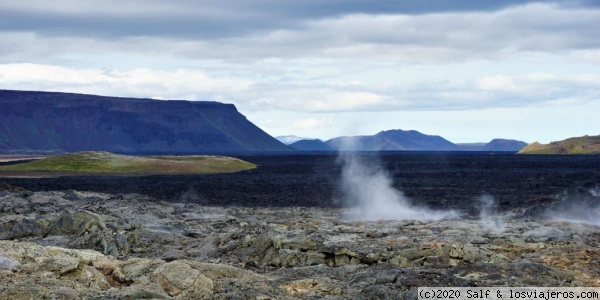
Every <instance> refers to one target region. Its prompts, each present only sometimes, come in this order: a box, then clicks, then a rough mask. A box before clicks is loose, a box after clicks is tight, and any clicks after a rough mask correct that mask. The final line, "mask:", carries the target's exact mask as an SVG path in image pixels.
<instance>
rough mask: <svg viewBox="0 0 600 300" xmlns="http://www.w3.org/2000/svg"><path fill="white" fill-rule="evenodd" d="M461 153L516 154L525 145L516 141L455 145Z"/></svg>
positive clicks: (497, 140)
mask: <svg viewBox="0 0 600 300" xmlns="http://www.w3.org/2000/svg"><path fill="white" fill-rule="evenodd" d="M456 145H457V146H458V147H459V148H460V150H462V151H510V152H516V151H519V150H521V149H523V147H525V146H527V143H525V142H522V141H517V140H507V139H493V140H491V141H490V142H489V143H460V144H456Z"/></svg>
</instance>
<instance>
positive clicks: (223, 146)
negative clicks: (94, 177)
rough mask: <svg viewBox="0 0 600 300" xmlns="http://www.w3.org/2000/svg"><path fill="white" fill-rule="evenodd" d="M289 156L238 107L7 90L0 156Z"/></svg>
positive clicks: (0, 118)
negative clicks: (271, 153)
mask: <svg viewBox="0 0 600 300" xmlns="http://www.w3.org/2000/svg"><path fill="white" fill-rule="evenodd" d="M3 150H4V151H10V150H13V151H14V150H22V151H67V152H75V151H109V152H119V153H136V152H156V153H159V152H160V153H207V152H248V151H288V150H290V148H289V147H287V146H286V145H284V144H282V143H281V142H279V141H277V140H276V139H275V138H273V137H271V136H270V135H268V134H267V133H265V132H264V131H263V130H261V129H260V128H258V127H257V126H256V125H254V124H253V123H251V122H250V121H248V120H247V119H246V117H244V116H243V115H242V114H240V113H239V112H238V111H237V109H236V108H235V106H234V105H233V104H223V103H218V102H207V101H181V100H170V101H160V100H153V99H138V98H118V97H103V96H95V95H84V94H70V93H55V92H30V91H11V90H0V151H3Z"/></svg>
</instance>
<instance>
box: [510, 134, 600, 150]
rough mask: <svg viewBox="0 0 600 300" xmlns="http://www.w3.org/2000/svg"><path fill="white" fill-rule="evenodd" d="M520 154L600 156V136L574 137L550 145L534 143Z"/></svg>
mask: <svg viewBox="0 0 600 300" xmlns="http://www.w3.org/2000/svg"><path fill="white" fill-rule="evenodd" d="M518 154H600V135H595V136H589V135H586V136H582V137H573V138H568V139H566V140H562V141H556V142H551V143H550V144H540V143H538V142H534V143H531V144H529V145H527V147H525V148H523V149H521V151H519V152H518Z"/></svg>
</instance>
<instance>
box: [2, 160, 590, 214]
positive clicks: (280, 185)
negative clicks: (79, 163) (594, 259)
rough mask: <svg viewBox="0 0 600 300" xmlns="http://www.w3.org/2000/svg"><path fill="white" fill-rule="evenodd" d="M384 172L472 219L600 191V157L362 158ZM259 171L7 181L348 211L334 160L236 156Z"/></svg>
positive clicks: (403, 187) (34, 187) (409, 192)
mask: <svg viewBox="0 0 600 300" xmlns="http://www.w3.org/2000/svg"><path fill="white" fill-rule="evenodd" d="M360 155H361V156H362V158H363V159H364V160H365V161H367V162H368V164H370V165H372V166H378V167H380V168H381V169H383V170H384V171H385V172H386V173H388V174H389V176H390V177H391V178H392V180H393V186H394V187H395V188H396V189H398V190H400V191H402V192H403V193H404V194H405V196H406V197H407V198H409V199H410V201H411V202H413V203H416V204H421V205H427V206H429V207H431V208H435V209H458V210H460V211H463V212H471V213H474V212H476V210H477V207H476V206H477V200H476V199H477V198H478V197H480V196H481V195H484V194H485V195H491V196H492V197H494V199H495V201H496V202H497V203H498V205H499V208H500V210H503V211H511V210H519V209H526V210H527V211H528V212H529V213H535V212H536V211H540V210H543V209H544V208H546V207H549V206H552V205H556V204H557V203H558V202H560V201H577V199H579V198H581V197H583V196H584V195H585V193H586V192H587V191H589V190H593V189H596V190H598V188H599V187H600V155H595V156H589V155H588V156H584V155H573V156H559V155H547V156H542V155H514V154H499V153H494V154H490V153H469V154H465V153H406V152H404V153H383V154H381V153H380V154H360ZM236 157H238V158H241V159H243V160H246V161H250V162H252V163H255V164H258V165H259V167H258V168H257V169H255V170H251V171H245V172H239V173H233V174H217V175H181V176H143V177H107V176H95V177H60V178H2V179H1V180H2V181H5V182H7V183H9V184H12V185H16V186H21V187H24V188H26V189H28V190H31V191H49V190H68V189H74V190H80V191H96V192H104V193H115V194H116V193H139V194H145V195H149V196H152V197H155V198H157V199H162V200H167V201H181V202H194V203H199V204H204V205H218V206H264V207H281V206H317V207H343V206H344V205H345V203H344V201H343V200H342V198H343V197H342V195H343V193H342V191H341V184H340V182H341V176H342V175H341V173H342V172H341V169H342V166H341V165H340V163H339V160H338V159H337V155H333V154H293V155H291V154H288V155H239V156H236Z"/></svg>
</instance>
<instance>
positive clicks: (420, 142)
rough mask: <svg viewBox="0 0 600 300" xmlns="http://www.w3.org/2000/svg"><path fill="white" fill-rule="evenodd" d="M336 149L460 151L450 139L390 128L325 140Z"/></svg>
mask: <svg viewBox="0 0 600 300" xmlns="http://www.w3.org/2000/svg"><path fill="white" fill-rule="evenodd" d="M325 143H326V144H327V145H328V146H329V147H331V148H333V149H335V150H340V149H341V150H354V151H398V150H404V151H459V150H460V149H459V148H458V147H457V146H456V145H454V144H453V143H451V142H449V141H448V140H446V139H444V138H442V137H440V136H437V135H426V134H422V133H420V132H418V131H416V130H409V131H404V130H399V129H398V130H388V131H382V132H380V133H378V134H376V135H372V136H346V137H338V138H334V139H331V140H328V141H327V142H325Z"/></svg>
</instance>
